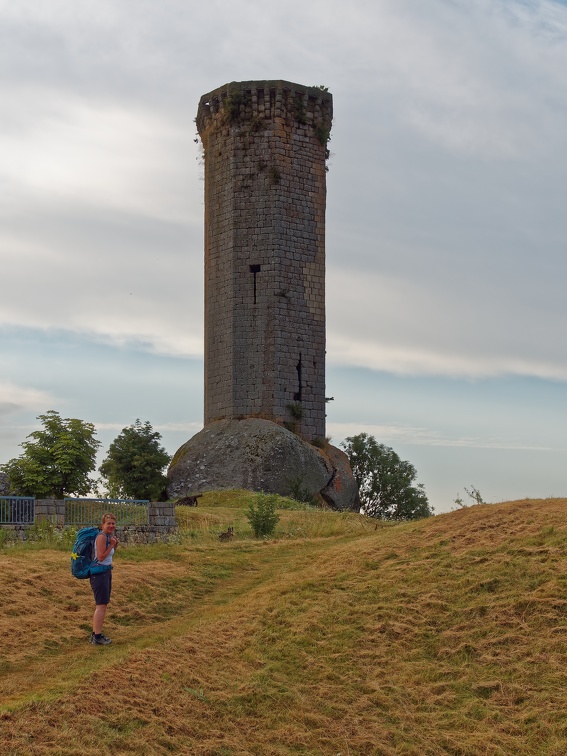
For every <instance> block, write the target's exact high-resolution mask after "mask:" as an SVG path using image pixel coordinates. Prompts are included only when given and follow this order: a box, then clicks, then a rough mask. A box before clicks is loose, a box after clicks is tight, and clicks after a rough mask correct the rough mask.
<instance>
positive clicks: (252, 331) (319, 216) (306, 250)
mask: <svg viewBox="0 0 567 756" xmlns="http://www.w3.org/2000/svg"><path fill="white" fill-rule="evenodd" d="M331 121H332V97H331V95H330V94H329V93H328V92H326V91H323V90H322V89H320V88H310V87H303V86H301V85H298V84H292V83H290V82H285V81H256V82H240V83H235V82H233V83H232V84H228V85H225V86H224V87H220V88H219V89H217V90H215V91H214V92H211V93H209V94H208V95H205V96H204V97H202V98H201V102H200V104H199V110H198V115H197V128H198V131H199V134H200V137H201V140H202V143H203V148H204V153H205V425H206V424H208V423H210V422H213V421H215V420H220V419H224V418H228V419H239V418H243V417H262V418H265V419H268V420H273V421H275V422H278V423H288V424H289V423H291V424H293V425H294V426H295V428H294V429H296V430H297V431H298V432H299V433H300V434H301V435H302V436H303V437H304V438H306V439H307V440H313V439H314V438H316V437H324V436H325V205H326V165H325V163H326V158H327V156H328V152H327V140H328V138H329V133H330V129H331ZM288 427H289V425H288Z"/></svg>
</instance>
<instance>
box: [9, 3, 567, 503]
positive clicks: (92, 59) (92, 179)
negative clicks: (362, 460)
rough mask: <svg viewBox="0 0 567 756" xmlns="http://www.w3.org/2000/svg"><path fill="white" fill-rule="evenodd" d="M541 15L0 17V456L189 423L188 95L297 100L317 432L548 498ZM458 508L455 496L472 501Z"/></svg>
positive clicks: (553, 206) (198, 409) (550, 58)
mask: <svg viewBox="0 0 567 756" xmlns="http://www.w3.org/2000/svg"><path fill="white" fill-rule="evenodd" d="M566 71H567V4H566V3H565V2H560V1H559V0H472V1H471V0H349V2H348V3H345V2H342V1H341V2H339V0H324V2H323V0H301V2H299V1H298V0H288V1H287V2H286V3H280V2H275V0H210V1H209V2H208V3H206V4H204V3H198V2H196V1H192V0H160V2H159V3H156V2H154V1H153V0H96V2H95V1H94V0H92V1H91V0H43V2H42V3H38V2H37V0H18V2H17V3H15V2H13V1H12V0H0V77H1V91H2V97H0V266H1V267H0V462H5V461H8V460H9V459H11V458H13V457H16V456H18V455H19V454H20V453H21V451H22V450H21V448H20V446H19V444H20V443H21V442H22V441H24V440H25V438H26V436H27V435H28V434H29V433H31V432H32V431H33V430H34V429H36V428H38V427H39V423H38V421H37V419H36V418H37V416H38V415H39V414H41V413H45V412H46V411H48V410H50V409H53V410H56V411H58V412H59V413H60V414H61V415H62V416H63V417H78V418H80V419H82V420H85V421H88V422H92V423H94V425H95V426H96V428H97V437H98V438H99V439H100V440H101V442H102V445H103V446H102V450H101V459H102V456H104V454H105V453H106V450H107V449H108V445H109V444H110V443H111V441H112V440H113V439H114V438H115V437H116V436H117V435H118V433H119V432H120V431H121V430H122V428H124V427H126V426H128V425H130V424H131V423H133V422H134V421H135V420H136V418H140V419H141V420H142V421H146V420H149V421H150V423H151V424H152V426H153V427H154V429H156V430H158V431H159V432H160V433H161V434H162V439H163V444H164V446H165V447H166V449H167V451H168V452H169V453H170V454H173V453H174V452H175V451H176V450H177V448H178V447H179V446H181V445H182V444H183V443H184V442H185V441H186V440H187V439H188V438H190V437H191V436H192V435H193V434H194V433H196V432H197V431H199V430H200V429H201V428H202V426H203V211H204V203H203V165H202V159H201V154H200V150H199V144H198V143H197V141H196V136H197V135H196V131H195V123H194V119H195V116H196V113H197V105H198V102H199V99H200V97H201V95H203V94H205V93H208V92H210V91H211V90H213V89H216V88H217V87H219V86H221V85H223V84H225V83H227V82H230V81H250V80H264V79H285V80H287V81H291V82H295V83H299V84H304V85H307V86H314V85H324V86H326V87H328V88H329V90H330V92H331V93H332V95H333V102H334V122H333V129H332V134H331V142H330V145H329V146H330V149H331V157H330V160H329V172H328V174H327V224H326V234H327V243H326V251H327V283H326V287H327V390H326V393H327V396H333V397H334V401H333V402H329V403H328V405H327V407H328V410H327V412H328V415H327V433H328V435H330V436H331V438H332V442H333V443H334V444H336V445H339V444H340V443H341V441H343V440H344V439H345V438H346V437H348V436H352V435H355V434H357V433H361V432H365V433H368V434H371V435H373V436H375V438H376V439H377V440H378V441H379V442H380V443H384V444H385V445H387V446H390V447H392V448H393V449H394V450H395V451H396V452H397V453H398V454H399V455H400V456H401V457H402V459H406V460H409V461H410V462H411V463H412V464H413V465H414V466H415V468H416V470H417V479H416V482H420V483H423V484H424V486H425V490H426V493H427V494H428V497H429V501H430V504H431V505H432V506H433V508H434V510H435V511H436V512H437V513H439V512H444V511H449V510H451V509H452V508H454V507H455V503H454V502H455V499H456V498H457V497H460V498H463V499H464V500H465V501H467V502H468V501H471V500H470V499H469V498H468V497H467V495H466V493H465V491H464V489H465V487H466V488H468V489H469V490H470V489H471V487H473V486H474V487H475V488H476V489H478V491H479V492H480V493H481V495H482V497H483V499H484V500H485V501H487V502H498V501H505V500H511V499H518V498H524V497H531V498H543V497H549V496H567V483H566V480H565V468H566V466H565V460H566V452H567V438H566V432H565V429H564V428H565V425H564V422H565V415H566V410H567V342H566V339H565V333H566V331H567V307H566V303H565V293H564V282H565V279H566V274H567V255H566V254H565V247H566V242H567V211H566V209H565V207H566V203H565V198H566V180H565V179H566V175H567V78H566V75H565V72H566ZM471 503H472V502H471Z"/></svg>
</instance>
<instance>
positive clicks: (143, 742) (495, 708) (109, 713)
mask: <svg viewBox="0 0 567 756" xmlns="http://www.w3.org/2000/svg"><path fill="white" fill-rule="evenodd" d="M243 501H244V499H243ZM242 506H244V504H243V503H242V502H241V503H240V505H239V506H236V505H231V504H227V502H226V501H225V502H220V503H219V502H217V503H215V504H211V505H210V506H205V505H201V506H199V507H198V508H197V509H198V512H197V511H196V510H193V511H192V512H191V513H190V517H191V518H198V519H195V523H196V522H200V523H201V526H200V528H201V529H200V530H199V528H197V527H195V528H193V530H192V536H191V537H190V538H189V537H188V538H187V539H186V540H184V541H183V542H182V543H180V544H177V545H173V546H169V547H167V548H164V547H137V548H130V549H128V550H124V551H123V552H122V554H120V556H119V557H118V558H117V560H116V569H115V571H114V588H113V591H114V593H113V602H112V604H111V607H110V609H109V615H108V621H107V624H106V626H105V631H107V632H108V634H109V635H111V636H112V638H113V641H114V642H113V645H111V646H109V647H93V646H90V645H89V644H87V643H86V638H87V635H88V629H89V623H90V615H91V611H92V606H91V604H92V597H91V595H90V589H89V586H88V583H87V584H86V585H85V584H84V583H83V581H76V580H74V579H72V578H71V577H70V575H69V571H68V559H67V556H66V555H64V554H63V553H62V552H57V551H51V550H43V551H26V550H18V549H5V550H4V551H3V552H0V565H1V568H2V584H1V587H0V599H1V603H0V632H1V634H2V635H1V637H2V646H1V649H2V650H1V654H2V662H1V665H0V752H1V753H3V754H14V756H16V755H18V756H19V755H20V754H22V755H23V754H53V753H56V754H79V753H81V754H87V755H88V754H95V753H98V754H100V753H103V754H104V753H113V754H127V753H136V754H167V753H189V754H219V755H220V754H231V755H233V754H234V755H236V754H291V753H297V754H301V753H303V754H339V753H340V754H343V756H344V755H346V754H416V756H417V755H418V754H419V755H422V754H471V755H473V754H479V755H480V754H550V755H552V754H554V755H556V756H563V755H564V754H566V753H567V684H566V683H567V593H566V590H565V589H566V582H567V501H566V500H558V499H553V500H544V501H535V500H532V501H519V502H511V503H506V504H498V505H483V506H475V507H471V508H469V509H464V510H459V511H457V512H453V513H451V514H447V515H440V516H438V517H434V518H429V519H428V520H423V521H420V522H416V523H407V524H401V525H395V526H385V527H381V526H378V528H377V529H375V523H374V521H372V522H370V523H369V522H368V521H367V520H364V518H360V517H359V516H357V515H346V516H345V515H338V514H334V513H330V512H319V511H316V510H313V511H304V510H299V511H293V510H290V511H285V512H284V511H282V512H280V515H281V517H282V521H281V522H280V524H279V526H278V527H279V533H278V534H277V538H275V539H274V540H270V541H265V542H263V541H261V542H256V541H253V540H252V539H251V538H250V536H249V533H247V532H245V526H244V521H245V518H244V519H243V510H242ZM231 510H232V511H231ZM188 516H189V515H188ZM208 518H212V519H208ZM229 518H232V519H231V521H233V522H235V523H236V524H238V528H239V530H240V531H241V532H240V535H239V531H238V530H236V532H237V537H236V538H235V540H234V541H232V542H230V543H228V544H222V543H219V542H218V539H215V538H214V534H215V529H217V528H218V530H219V531H220V530H222V529H224V527H225V525H227V524H230V521H229ZM195 523H193V524H194V525H195ZM300 531H301V532H300Z"/></svg>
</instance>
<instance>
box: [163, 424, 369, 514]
mask: <svg viewBox="0 0 567 756" xmlns="http://www.w3.org/2000/svg"><path fill="white" fill-rule="evenodd" d="M167 477H168V486H167V492H168V496H169V497H170V498H179V497H182V496H189V495H195V494H197V493H202V492H204V491H213V490H217V489H223V488H244V489H248V490H251V491H265V492H266V493H277V494H281V495H282V496H290V495H292V494H296V495H297V493H298V492H301V493H302V494H304V495H307V496H313V497H317V496H318V495H321V496H322V497H323V499H324V500H325V501H326V502H327V503H328V504H329V506H331V507H332V508H333V509H352V508H357V506H356V503H357V500H358V490H357V487H356V483H355V481H354V478H353V475H352V471H351V469H350V465H349V463H348V458H347V457H346V455H345V454H344V453H343V452H341V451H340V450H339V449H336V448H335V447H331V446H328V447H327V448H326V449H325V450H321V449H319V448H317V447H315V446H313V445H312V444H309V443H307V442H306V441H303V440H302V439H301V438H299V437H298V436H296V435H295V434H294V433H291V432H290V431H288V430H286V429H285V428H283V427H282V426H280V425H277V423H273V422H271V421H270V420H262V419H259V418H248V419H244V420H219V421H217V422H214V423H209V424H208V425H206V426H205V428H203V430H202V431H199V433H197V434H196V435H195V436H193V438H191V439H189V441H187V443H185V444H184V445H183V446H182V447H181V448H180V449H179V450H178V451H177V453H176V454H175V455H174V457H173V460H172V462H171V465H170V467H169V470H168V473H167Z"/></svg>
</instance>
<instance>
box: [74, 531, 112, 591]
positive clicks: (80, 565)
mask: <svg viewBox="0 0 567 756" xmlns="http://www.w3.org/2000/svg"><path fill="white" fill-rule="evenodd" d="M97 535H100V530H99V529H98V528H95V527H90V528H81V530H79V532H78V533H77V538H76V540H75V543H74V544H73V552H72V554H71V575H73V577H76V578H79V580H83V579H84V578H88V577H90V576H91V575H98V574H99V573H100V572H107V570H111V569H112V565H111V564H99V563H98V562H97V561H96V557H95V551H94V542H95V538H96V537H97ZM108 543H109V540H108V536H106V544H107V546H108Z"/></svg>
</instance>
